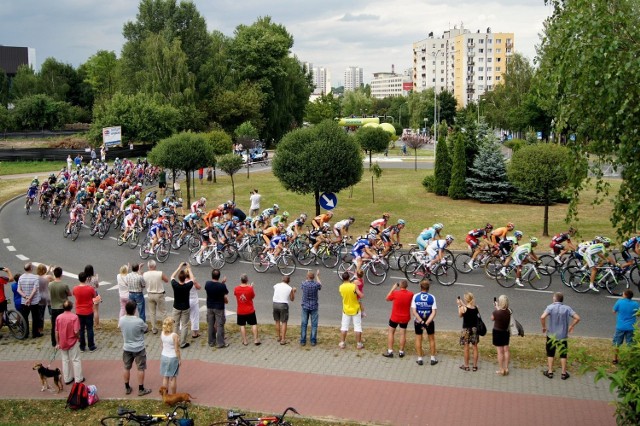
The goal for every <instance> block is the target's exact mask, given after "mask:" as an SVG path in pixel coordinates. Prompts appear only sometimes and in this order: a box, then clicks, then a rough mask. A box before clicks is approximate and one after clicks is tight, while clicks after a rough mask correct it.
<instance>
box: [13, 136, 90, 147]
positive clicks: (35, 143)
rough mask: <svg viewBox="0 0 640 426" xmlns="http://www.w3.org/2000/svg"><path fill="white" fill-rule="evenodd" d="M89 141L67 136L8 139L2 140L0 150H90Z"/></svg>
mask: <svg viewBox="0 0 640 426" xmlns="http://www.w3.org/2000/svg"><path fill="white" fill-rule="evenodd" d="M90 146H91V145H89V142H88V141H87V139H85V138H83V137H78V136H67V137H63V138H55V139H7V140H0V149H29V148H65V149H83V148H89V147H90Z"/></svg>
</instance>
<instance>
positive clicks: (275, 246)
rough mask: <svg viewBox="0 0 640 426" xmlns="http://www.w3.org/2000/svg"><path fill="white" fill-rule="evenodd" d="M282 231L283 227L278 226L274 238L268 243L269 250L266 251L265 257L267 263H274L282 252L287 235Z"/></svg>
mask: <svg viewBox="0 0 640 426" xmlns="http://www.w3.org/2000/svg"><path fill="white" fill-rule="evenodd" d="M283 231H284V227H281V226H278V228H277V231H276V235H275V237H273V238H271V241H269V249H268V250H267V256H269V262H271V263H272V264H275V263H276V257H278V255H279V254H280V252H281V251H282V247H284V243H286V242H287V240H288V238H287V234H286V233H285V232H283Z"/></svg>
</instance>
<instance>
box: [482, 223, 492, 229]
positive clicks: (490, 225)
mask: <svg viewBox="0 0 640 426" xmlns="http://www.w3.org/2000/svg"><path fill="white" fill-rule="evenodd" d="M484 229H493V225H492V224H490V223H487V224H486V225H485V226H484Z"/></svg>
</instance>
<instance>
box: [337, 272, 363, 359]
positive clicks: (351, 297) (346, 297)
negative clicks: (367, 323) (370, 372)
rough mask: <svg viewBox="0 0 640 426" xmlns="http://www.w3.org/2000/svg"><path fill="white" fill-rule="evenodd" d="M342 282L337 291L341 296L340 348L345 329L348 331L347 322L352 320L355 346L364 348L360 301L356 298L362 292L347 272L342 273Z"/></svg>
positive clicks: (343, 343)
mask: <svg viewBox="0 0 640 426" xmlns="http://www.w3.org/2000/svg"><path fill="white" fill-rule="evenodd" d="M342 281H343V282H342V284H341V285H340V288H339V291H340V295H341V296H342V324H341V325H340V344H339V345H338V346H339V347H340V349H344V348H345V347H346V344H345V342H344V341H345V339H346V338H347V331H349V323H351V321H352V320H353V331H355V333H356V342H357V344H356V347H357V348H358V349H362V348H364V345H363V344H362V317H361V313H360V302H359V301H358V298H360V297H362V296H363V295H362V292H361V291H360V290H358V287H357V286H356V284H355V283H353V282H351V281H350V280H349V273H348V272H344V273H343V274H342Z"/></svg>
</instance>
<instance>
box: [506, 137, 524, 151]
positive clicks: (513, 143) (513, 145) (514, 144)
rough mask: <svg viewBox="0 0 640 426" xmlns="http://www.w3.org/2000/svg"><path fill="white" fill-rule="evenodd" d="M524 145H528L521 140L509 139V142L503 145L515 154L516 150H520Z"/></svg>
mask: <svg viewBox="0 0 640 426" xmlns="http://www.w3.org/2000/svg"><path fill="white" fill-rule="evenodd" d="M526 145H528V144H527V141H525V140H522V139H511V140H510V141H506V142H505V143H504V146H506V147H507V148H510V149H511V150H512V151H513V152H516V151H517V150H519V149H520V148H522V147H523V146H526Z"/></svg>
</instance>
